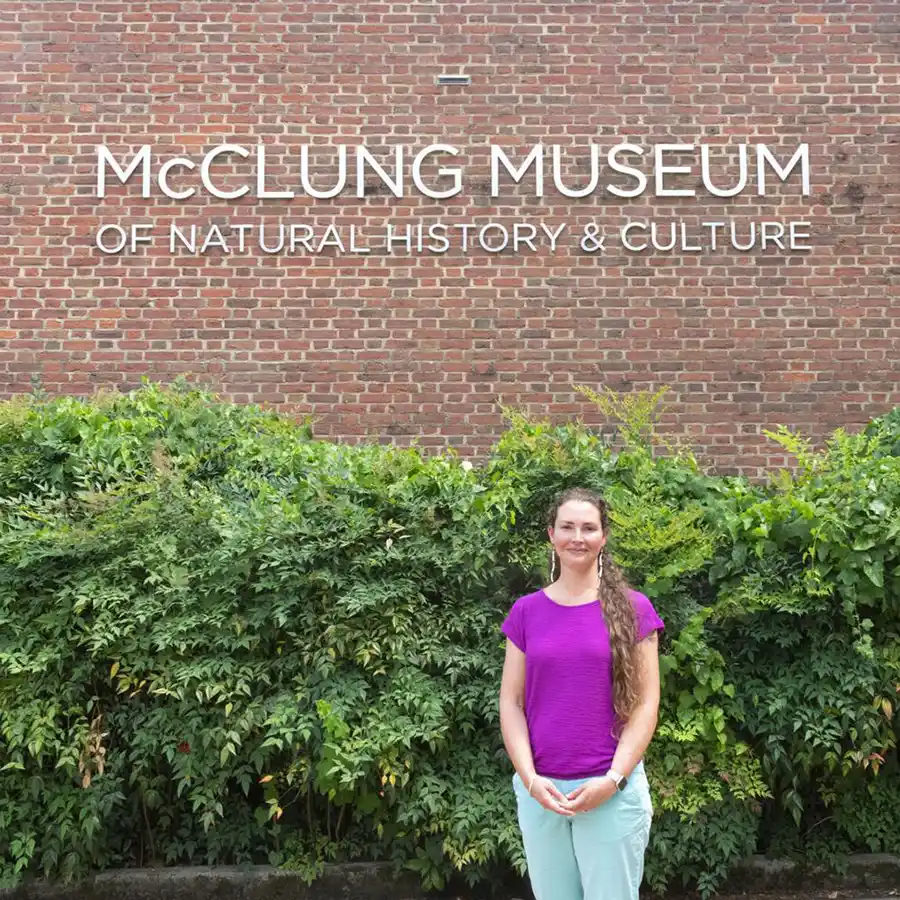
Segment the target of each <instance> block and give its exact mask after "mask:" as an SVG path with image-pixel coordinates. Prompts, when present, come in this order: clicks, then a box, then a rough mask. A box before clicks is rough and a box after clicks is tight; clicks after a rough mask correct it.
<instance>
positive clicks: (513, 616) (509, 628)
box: [500, 600, 525, 653]
mask: <svg viewBox="0 0 900 900" xmlns="http://www.w3.org/2000/svg"><path fill="white" fill-rule="evenodd" d="M500 630H501V631H502V632H503V633H504V634H505V635H506V636H507V637H508V638H509V639H510V640H511V641H512V642H513V643H514V644H515V645H516V646H517V647H518V648H519V649H520V650H521V651H522V652H523V653H524V652H525V621H524V616H523V615H522V602H521V600H516V602H515V603H514V604H513V606H512V609H511V610H510V611H509V615H507V617H506V618H505V619H504V620H503V624H502V625H501V626H500Z"/></svg>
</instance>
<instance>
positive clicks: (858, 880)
mask: <svg viewBox="0 0 900 900" xmlns="http://www.w3.org/2000/svg"><path fill="white" fill-rule="evenodd" d="M521 888H522V889H521V890H516V891H515V892H513V893H510V895H509V896H510V898H513V897H522V898H530V896H531V894H530V891H529V890H528V888H527V886H526V885H525V884H522V885H521ZM836 890H838V891H857V892H858V891H864V892H865V893H866V894H868V895H869V896H870V897H871V898H873V900H875V898H880V897H884V898H887V896H888V894H890V893H893V895H894V896H897V894H898V893H900V856H891V855H888V854H861V855H858V856H852V857H850V858H849V860H848V869H847V872H846V873H845V874H843V875H836V874H834V873H833V872H830V871H828V870H826V869H825V868H824V867H822V866H804V865H801V864H799V863H795V862H792V861H790V860H773V859H766V858H765V857H761V856H755V857H751V858H750V859H748V860H746V861H745V862H743V863H741V864H739V865H738V866H737V867H736V868H735V870H734V871H733V872H732V874H731V876H730V877H729V879H728V881H727V882H726V883H725V884H724V885H722V887H721V888H720V891H719V893H720V894H732V895H744V896H747V895H765V894H771V893H778V894H782V895H783V894H785V893H788V894H791V895H793V894H807V895H814V894H816V893H818V892H822V891H836ZM481 893H482V892H480V891H477V890H471V891H469V890H463V891H456V892H455V893H454V897H460V896H464V897H475V896H477V895H479V894H481ZM677 893H679V892H678V891H677V889H676V890H675V891H673V894H677ZM435 896H436V895H434V894H428V893H427V892H426V891H424V890H423V889H422V887H421V886H420V885H419V882H418V880H417V879H416V878H415V877H413V876H404V877H402V878H400V879H399V880H395V879H394V878H393V877H392V875H391V867H390V865H388V864H387V863H349V864H346V865H340V866H328V867H326V870H325V873H324V874H323V875H322V877H320V878H318V879H317V880H316V881H315V882H314V883H313V884H312V885H306V884H304V882H303V880H302V879H301V878H300V876H299V874H298V873H296V872H287V871H283V870H281V869H275V868H273V867H272V866H219V867H207V866H196V867H173V868H154V869H118V870H115V871H110V872H100V873H98V874H97V875H95V876H94V877H93V878H90V879H87V880H86V881H83V882H79V883H77V884H72V885H68V886H65V885H61V884H54V883H50V882H46V881H43V880H35V881H32V882H29V883H27V884H24V885H22V886H20V887H18V888H7V889H0V900H426V898H431V900H433V898H434V897H435ZM859 896H862V895H859Z"/></svg>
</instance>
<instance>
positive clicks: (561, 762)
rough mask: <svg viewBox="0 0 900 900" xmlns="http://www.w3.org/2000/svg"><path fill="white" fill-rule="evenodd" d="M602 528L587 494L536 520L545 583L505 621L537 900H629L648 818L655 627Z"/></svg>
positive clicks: (505, 713)
mask: <svg viewBox="0 0 900 900" xmlns="http://www.w3.org/2000/svg"><path fill="white" fill-rule="evenodd" d="M608 527H609V520H608V516H607V508H606V504H605V503H604V501H603V500H602V499H601V498H600V497H599V496H598V495H597V494H594V493H593V492H591V491H586V490H583V489H581V488H574V489H572V490H569V491H566V492H565V493H564V494H562V495H561V496H560V497H559V498H558V499H557V501H556V502H555V503H554V504H553V506H552V508H551V510H550V515H549V517H548V529H547V533H548V534H549V536H550V542H551V544H552V545H553V547H552V551H551V553H552V563H551V574H550V578H551V581H552V583H551V584H550V585H549V586H548V587H546V588H544V589H542V590H540V591H537V592H536V593H534V594H527V595H526V596H524V597H520V598H519V599H518V600H517V601H516V602H515V604H514V605H513V607H512V609H511V610H510V613H509V615H508V616H507V618H506V620H505V621H504V623H503V629H502V630H503V633H504V634H505V635H506V637H507V642H506V659H505V662H504V665H503V680H502V684H501V687H500V727H501V730H502V732H503V740H504V742H505V744H506V750H507V752H508V753H509V757H510V759H511V760H512V763H513V766H514V767H515V769H516V774H515V775H514V776H513V787H514V790H515V793H516V798H517V802H518V814H519V827H520V828H521V830H522V838H523V841H524V844H525V857H526V861H527V864H528V876H529V879H530V881H531V886H532V889H533V891H534V895H535V897H536V900H600V898H603V900H637V897H638V888H639V886H640V883H641V879H642V877H643V873H644V851H645V850H646V847H647V842H648V839H649V836H650V820H651V817H652V815H653V808H652V806H651V803H650V791H649V787H648V785H647V776H646V775H645V773H644V766H643V762H642V757H643V755H644V751H645V750H646V749H647V745H648V744H649V743H650V739H651V737H652V736H653V732H654V731H655V729H656V719H657V712H658V709H659V656H658V648H657V632H658V631H659V630H661V629H662V628H663V627H664V626H663V622H662V619H660V617H659V616H658V615H657V613H656V610H655V609H654V608H653V606H652V605H651V603H650V601H649V600H648V599H647V598H646V597H645V596H644V595H643V594H640V593H638V592H637V591H633V590H631V589H630V588H629V587H628V585H627V584H626V582H625V580H624V578H623V577H622V575H621V573H620V572H619V571H618V570H617V568H616V566H615V565H614V564H613V562H612V560H611V559H610V556H609V553H608V551H607V550H606V538H607V534H608ZM557 560H558V563H559V577H558V578H557V579H556V580H555V581H554V580H553V578H554V575H555V572H556V568H557V565H556V564H557Z"/></svg>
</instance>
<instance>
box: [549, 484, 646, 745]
mask: <svg viewBox="0 0 900 900" xmlns="http://www.w3.org/2000/svg"><path fill="white" fill-rule="evenodd" d="M570 500H577V501H582V502H586V503H590V504H591V505H592V506H595V507H596V508H597V510H598V511H599V513H600V527H601V528H602V529H603V534H604V535H609V508H608V507H607V505H606V501H605V500H604V499H603V498H602V497H601V496H600V495H599V494H597V493H595V492H594V491H590V490H587V489H586V488H569V489H568V490H566V491H563V493H561V494H559V495H558V496H557V497H556V499H555V500H554V501H553V503H552V504H551V506H550V509H549V510H548V517H547V524H548V525H549V526H551V527H552V526H555V524H556V517H557V514H558V513H559V508H560V507H561V506H562V505H563V504H565V503H568V502H569V501H570ZM600 553H601V556H602V560H603V572H602V575H601V578H600V589H599V596H598V599H599V601H600V609H601V611H602V614H603V618H604V619H605V621H606V627H607V630H608V631H609V642H610V649H611V651H612V659H613V703H614V706H615V712H616V728H617V729H619V728H624V726H625V724H626V723H627V722H628V720H629V718H631V714H632V712H634V708H635V706H636V705H637V701H638V666H639V657H638V648H637V643H636V641H637V617H636V614H635V609H634V604H633V603H632V602H631V598H630V597H629V595H628V591H629V590H630V585H629V584H628V582H627V581H626V579H625V576H624V575H623V574H622V572H621V571H620V569H619V567H618V566H617V565H616V564H615V563H614V562H613V560H612V556H611V554H610V552H609V550H608V549H607V546H606V544H604V546H603V549H602V550H601V551H600ZM550 560H551V571H553V570H554V569H555V568H556V563H557V562H558V561H559V557H558V556H557V555H556V550H555V549H553V548H552V547H551V549H550ZM560 566H561V563H560Z"/></svg>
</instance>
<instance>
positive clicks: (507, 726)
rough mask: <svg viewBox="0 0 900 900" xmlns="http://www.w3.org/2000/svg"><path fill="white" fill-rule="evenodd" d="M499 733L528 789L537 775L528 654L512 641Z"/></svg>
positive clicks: (503, 683) (502, 690)
mask: <svg viewBox="0 0 900 900" xmlns="http://www.w3.org/2000/svg"><path fill="white" fill-rule="evenodd" d="M500 732H501V733H502V735H503V743H504V744H505V746H506V752H507V753H508V754H509V758H510V759H511V760H512V764H513V766H514V767H515V770H516V771H517V772H518V773H519V778H521V779H522V783H523V784H524V785H525V787H526V788H527V787H528V786H529V785H530V784H531V779H532V778H533V777H534V774H535V772H534V759H533V757H532V755H531V738H530V737H529V735H528V723H527V721H526V720H525V654H524V653H523V652H522V651H521V650H520V649H519V648H518V647H517V646H516V645H515V644H514V643H513V642H512V641H511V640H509V638H507V639H506V658H505V659H504V661H503V677H502V679H501V682H500Z"/></svg>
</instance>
